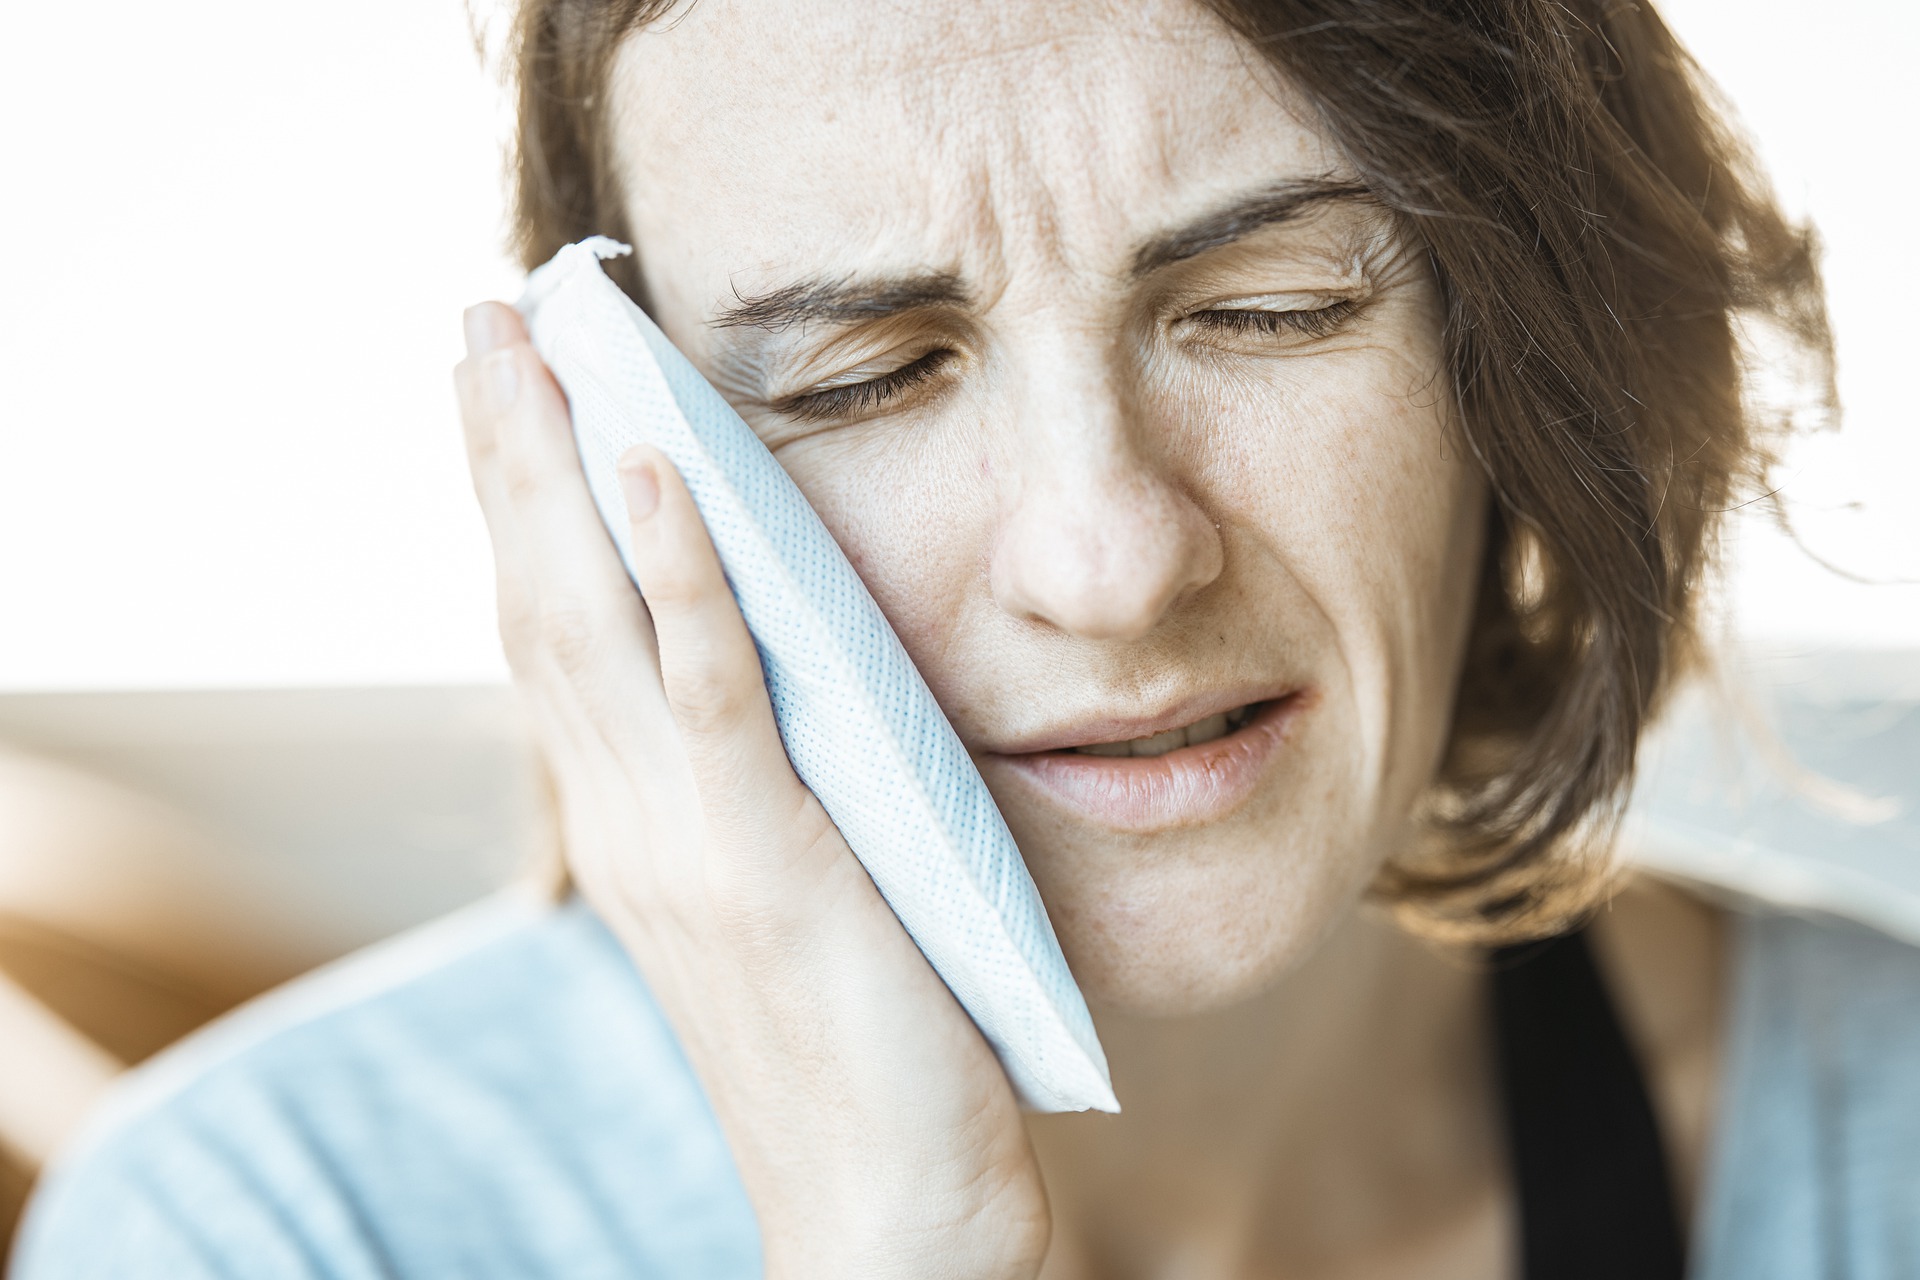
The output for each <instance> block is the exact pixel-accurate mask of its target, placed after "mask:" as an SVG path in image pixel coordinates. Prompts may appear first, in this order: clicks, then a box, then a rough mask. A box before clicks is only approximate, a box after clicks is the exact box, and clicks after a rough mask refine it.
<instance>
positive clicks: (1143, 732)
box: [988, 685, 1297, 756]
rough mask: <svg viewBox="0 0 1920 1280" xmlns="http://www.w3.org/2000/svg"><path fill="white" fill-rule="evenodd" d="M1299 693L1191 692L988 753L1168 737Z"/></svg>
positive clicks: (1265, 689)
mask: <svg viewBox="0 0 1920 1280" xmlns="http://www.w3.org/2000/svg"><path fill="white" fill-rule="evenodd" d="M1296 690H1297V686H1293V685H1280V686H1274V685H1258V686H1255V685H1246V686H1243V687H1240V688H1232V689H1208V690H1205V691H1203V692H1201V693H1195V694H1189V695H1188V696H1187V697H1185V698H1182V699H1180V700H1179V701H1177V702H1172V703H1169V704H1168V705H1167V706H1165V707H1163V708H1162V709H1160V710H1158V711H1155V712H1152V713H1150V714H1147V715H1138V716H1116V715H1088V716H1083V717H1073V718H1068V719H1063V720H1061V721H1060V722H1058V723H1056V724H1050V725H1045V726H1042V727H1041V728H1038V729H1035V730H1033V731H1031V732H1029V733H1024V734H1016V735H1014V736H1013V737H1012V738H1010V739H1008V740H1007V741H1005V742H1002V743H999V744H997V745H996V746H994V747H992V748H991V749H990V750H989V752H988V754H991V755H1002V756H1017V755H1031V754H1033V753H1035V752H1039V751H1065V750H1068V749H1070V748H1073V747H1090V746H1095V745H1097V744H1099V743H1103V742H1130V741H1132V740H1133V739H1135V738H1150V737H1152V736H1153V735H1154V734H1156V733H1165V732H1166V731H1167V730H1169V729H1178V728H1181V727H1183V726H1185V725H1190V724H1193V723H1195V722H1196V721H1200V720H1205V719H1206V718H1207V717H1208V716H1217V715H1225V714H1226V713H1227V712H1229V711H1233V710H1236V709H1238V708H1240V707H1244V706H1248V705H1250V704H1252V703H1256V702H1271V701H1273V700H1275V699H1278V698H1284V697H1286V696H1287V695H1288V694H1290V693H1293V692H1295V691H1296Z"/></svg>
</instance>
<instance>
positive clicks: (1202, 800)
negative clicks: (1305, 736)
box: [981, 689, 1313, 833]
mask: <svg viewBox="0 0 1920 1280" xmlns="http://www.w3.org/2000/svg"><path fill="white" fill-rule="evenodd" d="M1312 701H1313V699H1312V698H1311V696H1310V695H1309V694H1308V693H1307V692H1306V691H1304V690H1298V689H1296V690H1290V691H1288V692H1285V693H1282V694H1279V695H1277V696H1274V697H1268V698H1261V699H1257V700H1254V701H1249V702H1240V703H1237V704H1235V705H1232V706H1229V707H1227V708H1225V709H1218V708H1219V703H1218V701H1216V702H1214V704H1213V707H1212V708H1208V707H1206V706H1204V705H1203V706H1200V707H1194V708H1191V709H1189V710H1178V709H1176V710H1175V711H1174V712H1172V713H1170V714H1168V715H1163V716H1158V717H1154V718H1152V719H1151V720H1146V721H1140V720H1135V721H1131V722H1128V721H1110V722H1105V723H1102V724H1095V725H1089V726H1084V727H1081V728H1077V729H1074V730H1069V731H1065V732H1063V733H1059V734H1054V735H1049V736H1048V737H1047V738H1044V739H1041V740H1038V741H1037V742H1035V743H1034V744H1032V745H1031V746H1030V747H1029V749H1028V750H1025V751H1017V752H1005V753H999V754H994V755H989V756H987V757H985V758H984V759H982V761H981V768H982V769H983V770H989V771H992V772H998V773H1001V774H1003V775H1010V776H1011V777H1012V778H1015V779H1018V780H1019V782H1020V783H1021V784H1022V785H1025V786H1027V787H1029V788H1031V789H1034V790H1037V791H1038V792H1040V793H1041V794H1042V795H1043V796H1044V797H1045V798H1046V799H1047V800H1048V801H1049V802H1050V803H1051V804H1053V805H1056V806H1060V807H1064V808H1066V809H1068V810H1070V811H1073V812H1075V813H1076V814H1077V815H1078V816H1080V817H1082V818H1085V819H1087V820H1089V821H1091V822H1093V823H1095V824H1097V825H1100V826H1103V827H1107V828H1109V829H1112V830H1115V831H1127V832H1133V833H1145V832H1153V831H1163V830H1168V829H1171V828H1177V827H1192V826H1200V825H1204V824H1206V823H1210V822H1217V821H1219V820H1220V819H1222V818H1224V817H1226V816H1228V815H1229V814H1231V813H1232V812H1233V811H1234V810H1236V809H1238V808H1240V806H1242V805H1243V804H1245V803H1246V802H1247V800H1248V799H1249V798H1251V797H1252V795H1253V793H1254V792H1255V791H1257V790H1258V789H1259V787H1260V784H1261V782H1262V781H1263V780H1264V779H1265V777H1266V776H1267V775H1268V773H1269V772H1270V771H1271V769H1272V767H1273V765H1274V762H1275V761H1276V760H1277V759H1278V758H1279V757H1280V756H1281V755H1282V754H1283V752H1282V751H1281V748H1282V747H1283V746H1284V745H1285V744H1286V743H1287V741H1288V740H1289V739H1290V738H1291V737H1292V736H1293V733H1292V730H1293V727H1294V726H1295V724H1296V723H1297V722H1298V721H1299V719H1300V717H1301V716H1302V715H1303V714H1304V713H1305V712H1306V710H1307V709H1308V707H1309V706H1310V704H1311V702H1312ZM1196 711H1197V712H1199V714H1197V715H1196V714H1194V712H1196ZM1168 719H1174V720H1176V723H1174V724H1172V725H1167V724H1166V721H1167V720H1168ZM1163 726H1164V727H1163Z"/></svg>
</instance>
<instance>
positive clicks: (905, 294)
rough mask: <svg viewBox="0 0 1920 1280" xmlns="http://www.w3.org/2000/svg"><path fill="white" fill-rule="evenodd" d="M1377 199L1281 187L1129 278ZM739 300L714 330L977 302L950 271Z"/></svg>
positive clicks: (1179, 239) (1211, 216)
mask: <svg viewBox="0 0 1920 1280" xmlns="http://www.w3.org/2000/svg"><path fill="white" fill-rule="evenodd" d="M1371 198H1372V193H1371V192H1369V191H1368V190H1367V188H1365V187H1363V186H1361V185H1359V184H1358V183H1352V182H1336V181H1333V180H1331V179H1326V178H1311V179H1298V180H1292V181H1287V182H1280V183H1275V184H1273V185H1271V186H1268V187H1264V188H1262V189H1260V190H1259V191H1255V192H1253V193H1252V194H1250V195H1244V196H1240V197H1238V198H1237V199H1234V200H1232V201H1229V202H1228V203H1227V204H1225V205H1222V206H1220V207H1219V208H1216V209H1212V210H1209V211H1208V212H1206V213H1203V214H1201V215H1200V216H1199V217H1197V218H1194V219H1193V220H1192V221H1190V222H1187V223H1185V224H1183V225H1181V226H1178V227H1175V228H1174V229H1172V230H1171V231H1166V232H1162V233H1161V234H1160V235H1157V236H1155V237H1154V238H1153V239H1151V240H1149V241H1147V242H1146V243H1145V244H1143V245H1141V246H1140V248H1139V249H1137V250H1135V252H1134V255H1133V262H1132V264H1131V268H1130V274H1131V275H1132V276H1133V278H1135V279H1139V278H1140V277H1142V276H1146V275H1150V274H1152V273H1153V272H1155V271H1158V270H1159V269H1160V268H1162V267H1167V266H1171V265H1172V264H1174V263H1176V262H1184V261H1186V260H1187V259H1188V258H1194V257H1198V256H1199V255H1201V254H1203V253H1206V252H1208V251H1209V250H1213V249H1218V248H1222V247H1223V246H1225V245H1229V244H1232V243H1233V242H1234V241H1236V240H1240V239H1243V238H1245V237H1246V236H1249V235H1252V234H1253V233H1254V232H1256V231H1258V230H1260V229H1261V228H1263V227H1270V226H1273V225H1275V224H1277V223H1282V222H1288V221H1291V220H1292V219H1294V218H1298V217H1300V216H1301V215H1303V214H1305V213H1308V212H1310V211H1311V210H1312V209H1314V208H1315V207H1317V206H1319V205H1322V204H1326V203H1328V202H1330V201H1336V200H1367V199H1371ZM734 298H735V303H734V305H733V306H730V307H723V308H721V309H720V311H719V312H718V313H717V314H716V315H715V316H714V317H713V319H711V320H709V321H708V322H707V323H708V325H709V326H710V327H712V328H715V329H764V330H766V331H768V332H770V333H778V332H780V331H781V330H783V329H790V328H792V327H794V326H795V325H800V324H809V323H817V322H826V323H828V324H853V323H856V322H858V321H862V320H882V319H885V318H887V317H889V316H895V315H900V314H902V313H904V312H909V311H924V310H927V309H930V308H934V307H964V306H966V305H967V304H968V302H969V301H970V300H971V297H970V295H969V294H968V292H967V290H966V287H965V286H964V285H963V284H961V282H960V277H959V276H957V275H955V274H954V273H953V272H951V271H923V272H917V273H914V274H909V275H902V276H888V277H880V278H865V279H863V278H859V277H841V278H839V279H814V280H802V281H799V282H798V283H795V284H790V285H786V286H783V287H781V288H779V289H775V290H774V291H772V292H771V293H764V294H758V295H753V296H747V295H743V294H740V293H738V292H737V291H736V293H735V294H734Z"/></svg>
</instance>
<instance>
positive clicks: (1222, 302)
mask: <svg viewBox="0 0 1920 1280" xmlns="http://www.w3.org/2000/svg"><path fill="white" fill-rule="evenodd" d="M613 102H614V107H615V139H616V144H617V152H618V157H619V164H620V167H621V171H622V178H623V180H624V181H625V182H626V184H627V190H628V194H629V207H630V212H631V218H632V227H633V233H634V235H635V237H636V239H637V240H638V242H639V251H640V254H641V265H642V268H643V270H644V272H645V275H646V280H647V285H648V289H649V292H650V295H651V301H652V305H653V309H654V312H655V315H656V316H657V318H658V319H659V321H660V323H661V324H662V326H663V327H664V328H665V329H666V331H667V333H668V334H669V335H670V336H671V337H672V338H673V340H674V341H675V342H676V343H678V344H679V345H680V347H681V348H682V349H683V350H684V351H686V353H687V354H688V355H689V356H690V357H691V358H692V359H693V360H694V362H695V363H696V364H697V365H699V366H700V368H701V369H702V370H703V371H704V372H705V373H706V374H707V376H708V377H709V378H711V379H712V380H713V382H714V383H715V384H716V385H717V386H718V387H719V388H720V390H721V391H722V392H723V393H724V394H725V395H726V396H727V398H728V399H729V400H731V401H732V402H733V404H734V405H735V407H737V408H738V409H739V410H740V412H741V414H742V415H743V416H744V417H745V418H746V420H747V421H748V422H749V423H751V424H752V425H753V427H754V429H755V430H756V431H758V432H759V433H760V434H761V436H762V438H763V439H764V440H765V441H766V442H767V444H768V446H769V447H770V448H772V450H773V451H774V453H775V455H776V456H777V457H778V458H779V459H780V461H781V462H782V463H783V464H784V465H785V467H786V468H787V470H788V471H789V472H790V473H791V474H792V475H793V478H794V479H795V480H796V481H797V482H798V483H799V485H800V488H801V489H802V490H803V491H804V492H805V493H806V495H807V497H808V498H809V499H810V500H811V501H812V502H813V505H814V506H815V507H816V508H817V509H818V510H819V512H820V515H821V517H822V518H823V519H824V520H825V521H826V524H827V526H828V527H829V528H830V529H831V530H832V531H833V533H834V535H835V536H836V537H837V538H838V539H839V540H840V544H841V546H842V547H844V548H845V549H846V552H847V555H848V556H849V558H850V559H851V560H852V561H853V564H854V566H855V567H856V568H857V569H858V570H859V572H860V574H861V576H862V577H863V578H864V579H865V580H866V582H867V584H868V586H869V587H871V588H872V590H873V594H874V596H875V597H876V598H877V599H878V601H879V603H880V605H881V607H882V608H883V609H884V610H885V611H886V614H887V616H888V617H889V618H890V619H891V620H892V622H893V624H894V626H895V628H896V629H897V630H898V631H899V633H900V638H901V640H902V641H904V642H905V644H906V647H907V651H908V652H909V653H910V654H911V655H912V656H913V659H914V661H915V662H916V663H918V664H919V667H920V670H921V671H922V672H923V673H924V674H925V676H926V678H927V682H928V684H929V685H930V686H931V687H932V689H933V692H934V694H935V695H936V696H937V697H938V698H939V700H940V703H941V705H942V706H943V707H944V708H945V709H946V711H947V713H948V715H949V716H950V717H951V718H952V720H953V724H954V727H955V728H956V729H957V730H958V731H959V734H960V737H961V738H962V739H963V740H964V741H965V742H966V744H967V746H968V748H969V749H970V750H971V751H972V752H973V754H974V757H975V759H976V760H977V761H978V762H979V765H980V769H981V772H982V774H983V775H984V776H985V778H986V781H987V785H988V786H989V787H990V788H991V789H992V792H993V795H994V797H995V799H997V800H998V801H999V803H1000V807H1001V810H1002V811H1003V812H1004V813H1005V815H1006V818H1007V823H1008V825H1009V826H1010V827H1011V828H1012V830H1013V833H1014V835H1015V837H1016V838H1017V839H1018V840H1019V843H1020V847H1021V849H1022V850H1023V851H1024V853H1025V854H1026V858H1027V863H1028V865H1029V867H1031V869H1032V871H1033V876H1034V879H1035V880H1036V881H1037V882H1038V884H1039V887H1040V892H1041V895H1042V896H1043V897H1044V898H1045V900H1046V903H1047V907H1048V910H1049V912H1050V913H1051V915H1052V918H1053V922H1054V926H1055V928H1056V929H1057V931H1058V932H1059V935H1060V940H1061V943H1062V945H1063V946H1064V948H1065V951H1066V954H1067V957H1068V959H1069V961H1070V962H1071V963H1072V965H1073V969H1074V972H1075V974H1076V975H1077V976H1078V978H1079V979H1080V982H1081V985H1082V986H1083V988H1084V989H1085V990H1086V992H1087V995H1088V997H1089V999H1090V1000H1091V1001H1092V1002H1093V1003H1094V1004H1095V1005H1096V1006H1106V1007H1109V1008H1113V1007H1119V1008H1125V1009H1131V1010H1135V1011H1183V1010H1195V1009H1199V1008H1204V1007H1207V1006H1211V1005H1216V1004H1219V1003H1223V1002H1225V1001H1227V1000H1230V999H1233V998H1235V997H1237V996H1239V995H1243V994H1247V993H1250V992H1251V991H1252V990H1253V989H1255V988H1257V987H1258V986H1260V985H1262V984H1263V983H1264V982H1266V981H1267V980H1269V979H1270V978H1271V977H1272V976H1273V975H1275V974H1276V973H1278V972H1280V971H1282V970H1283V969H1284V968H1286V967H1287V966H1288V965H1289V964H1290V963H1292V962H1293V961H1294V960H1296V959H1297V958H1299V957H1300V956H1301V955H1302V954H1303V953H1304V952H1305V951H1306V950H1307V949H1309V948H1310V947H1311V946H1312V945H1313V943H1314V942H1315V941H1316V940H1317V938H1318V937H1319V936H1320V935H1321V934H1322V933H1323V932H1324V931H1325V929H1326V928H1327V927H1328V926H1329V925H1330V924H1331V923H1332V922H1333V921H1334V920H1335V919H1337V918H1338V917H1339V916H1340V915H1342V914H1343V913H1344V912H1345V911H1347V910H1348V909H1349V908H1350V906H1351V905H1352V903H1353V902H1354V901H1355V899H1356V898H1357V897H1358V895H1359V893H1360V892H1361V891H1362V889H1363V888H1364V886H1365V885H1366V883H1367V882H1368V880H1369V878H1370V877H1371V876H1372V875H1373V873H1374V872H1375V870H1376V869H1377V868H1378V866H1379V865H1380V863H1381V861H1382V859H1383V858H1385V857H1387V856H1389V855H1391V854H1392V853H1394V852H1395V851H1396V850H1397V849H1398V848H1399V847H1400V845H1401V844H1402V842H1403V840H1404V839H1405V836H1406V833H1407V831H1408V827H1409V819H1408V814H1409V810H1410V808H1411V806H1412V804H1413V803H1414V801H1415V800H1416V798H1417V796H1418V795H1419V793H1420V792H1421V790H1422V789H1423V787H1424V786H1425V785H1426V784H1427V783H1428V781H1429V780H1430V779H1431V777H1432V774H1433V770H1434V768H1435V766H1436V763H1437V760H1438V757H1439V754H1440V751H1441V749H1442V746H1443V744H1444V742H1445V739H1446V736H1447V730H1448V717H1449V711H1450V707H1451V703H1452V698H1453V690H1454V686H1455V683H1456V680H1457V672H1458V667H1459V663H1460V657H1461V652H1462V648H1463V644H1464V639H1465V633H1466V628H1467V621H1468V616H1469V609H1470V602H1471V600H1472V597H1473V593H1474V587H1475V583H1476V573H1477V566H1478V563H1479V549H1480V537H1481V527H1482V513H1483V509H1484V501H1485V498H1484V493H1483V491H1482V488H1481V484H1480V482H1479V480H1478V478H1477V474H1476V472H1475V471H1474V470H1473V468H1472V466H1471V465H1470V463H1469V461H1468V459H1466V458H1465V457H1463V456H1462V451H1461V450H1460V449H1458V448H1456V447H1454V446H1453V444H1452V443H1451V442H1450V440H1449V436H1448V431H1447V427H1448V422H1449V416H1448V406H1449V404H1450V403H1451V395H1450V391H1449V386H1448V383H1447V381H1446V378H1445V375H1444V372H1443V365H1442V360H1441V350H1440V345H1439V335H1440V318H1439V311H1438V305H1437V299H1436V291H1435V288H1434V285H1433V282H1432V280H1431V279H1430V278H1429V275H1428V271H1427V268H1426V264H1425V259H1424V257H1423V255H1421V254H1420V253H1419V252H1417V251H1414V250H1411V249H1409V247H1408V246H1407V245H1406V244H1405V243H1404V242H1403V241H1402V240H1401V239H1400V238H1399V237H1398V235H1397V234H1396V229H1395V227H1394V225H1393V224H1392V222H1391V221H1390V220H1389V219H1388V218H1387V217H1386V216H1385V215H1384V214H1383V213H1382V212H1381V211H1380V210H1379V209H1378V208H1377V207H1375V206H1373V205H1371V204H1369V203H1367V202H1366V201H1365V200H1364V199H1362V198H1360V197H1359V196H1358V195H1357V194H1356V191H1355V187H1354V177H1353V174H1352V171H1351V169H1350V168H1349V167H1348V166H1347V165H1346V164H1345V162H1344V161H1343V159H1342V157H1341V156H1340V155H1339V154H1338V152H1337V151H1336V150H1334V149H1333V148H1332V147H1331V146H1330V145H1329V143H1328V142H1327V140H1326V139H1325V138H1324V137H1323V136H1322V134H1321V133H1320V132H1319V130H1318V129H1317V128H1316V127H1315V126H1314V124H1313V123H1312V116H1311V113H1310V112H1309V111H1307V110H1306V109H1305V108H1304V107H1303V105H1302V104H1301V103H1300V101H1299V100H1298V99H1297V98H1295V97H1294V96H1293V95H1292V94H1291V93H1290V92H1289V91H1288V89H1287V87H1286V86H1285V85H1284V84H1283V83H1281V82H1280V81H1279V80H1278V79H1277V78H1276V77H1275V76H1274V74H1273V73H1272V72H1271V71H1269V70H1268V69H1267V68H1265V67H1264V66H1263V65H1262V64H1261V62H1260V61H1259V59H1258V58H1257V57H1256V56H1255V55H1254V54H1252V53H1251V52H1250V51H1249V50H1248V49H1246V48H1245V47H1243V45H1242V44H1241V43H1240V42H1238V41H1237V40H1236V39H1235V38H1234V37H1233V36H1231V35H1230V34H1229V33H1228V32H1227V31H1226V30H1225V29H1224V28H1223V27H1222V26H1221V25H1220V24H1219V23H1218V22H1217V21H1216V20H1215V19H1214V18H1212V17H1211V16H1210V15H1209V14H1208V13H1206V12H1205V11H1203V10H1202V9H1200V8H1199V7H1198V6H1197V5H1194V4H1185V3H1155V2H1154V0H1137V2H1135V3H1126V4H1116V3H1103V2H1102V0H1068V2H1063V3H1054V4H1044V5H1041V4H1003V5H983V4H979V3H978V2H977V0H928V2H927V3H915V4H910V5H909V4H899V3H888V2H882V0H874V2H872V3H854V2H850V0H809V2H803V0H779V2H778V3H775V2H773V0H701V2H700V3H698V4H695V5H693V6H692V7H691V8H689V9H685V10H683V11H677V12H676V13H675V14H674V15H673V16H671V17H669V18H668V19H666V20H664V21H662V22H660V23H658V24H656V25H655V26H653V27H651V28H649V29H647V30H644V31H642V32H640V33H638V34H636V35H635V36H633V37H632V38H630V39H629V40H628V41H627V43H626V45H625V47H624V48H623V50H622V54H621V57H620V59H619V62H618V64H617V67H616V71H615V78H614V86H613ZM1135 740H1144V741H1135ZM1130 742H1131V745H1126V744H1129V743H1130ZM1182 744H1185V745H1182Z"/></svg>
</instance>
